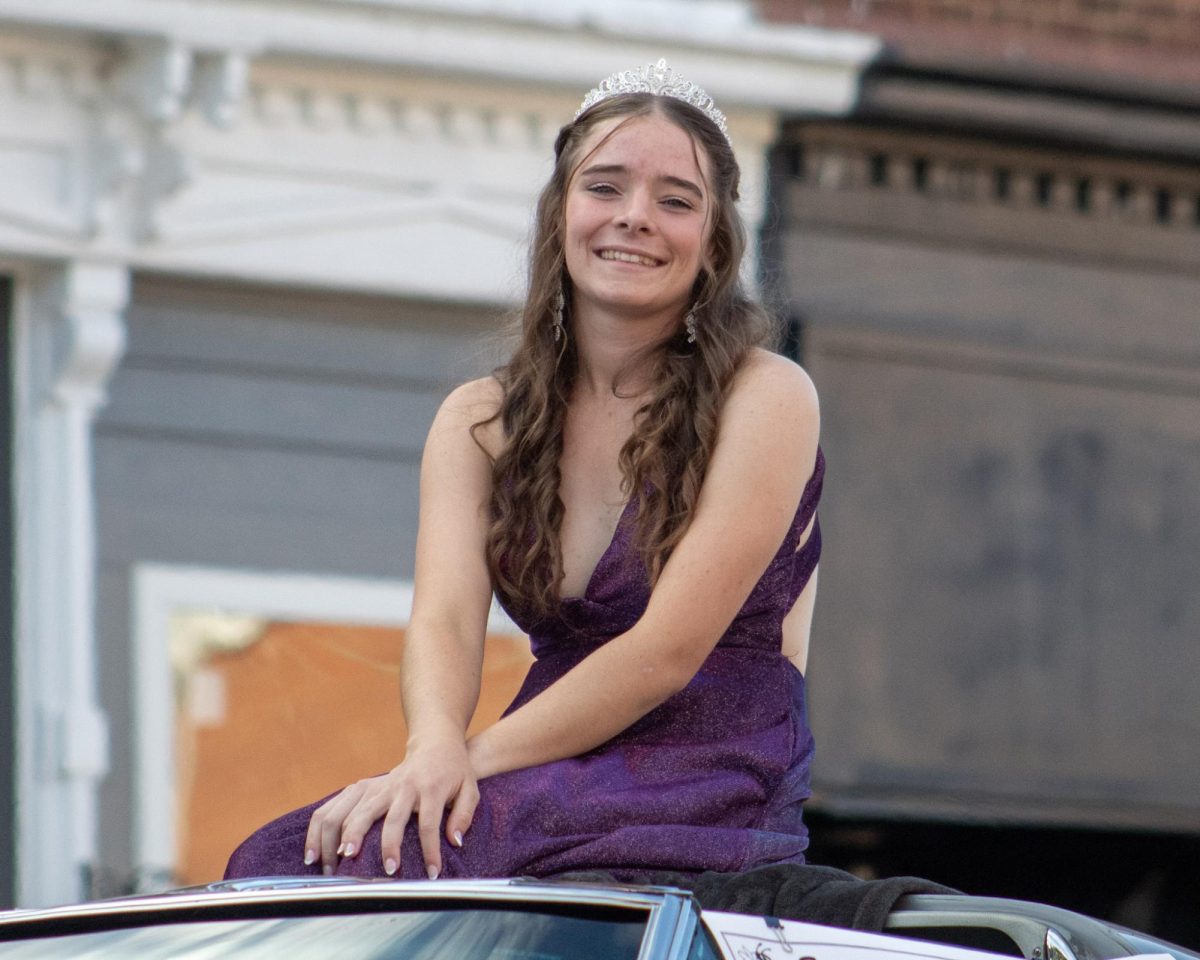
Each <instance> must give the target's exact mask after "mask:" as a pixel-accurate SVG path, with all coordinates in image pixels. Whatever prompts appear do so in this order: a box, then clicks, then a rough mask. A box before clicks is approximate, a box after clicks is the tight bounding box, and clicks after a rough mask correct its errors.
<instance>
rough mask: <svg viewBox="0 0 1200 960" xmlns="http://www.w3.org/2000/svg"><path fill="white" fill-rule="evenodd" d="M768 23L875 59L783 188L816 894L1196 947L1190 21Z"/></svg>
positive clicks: (1108, 10)
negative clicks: (1082, 917)
mask: <svg viewBox="0 0 1200 960" xmlns="http://www.w3.org/2000/svg"><path fill="white" fill-rule="evenodd" d="M757 6H758V10H759V14H760V15H761V16H762V17H764V18H767V19H773V20H781V21H793V22H802V23H808V24H812V25H820V26H824V27H831V28H846V29H853V30H857V31H866V32H870V33H874V34H877V35H879V36H880V37H882V38H883V39H884V41H885V44H886V46H885V53H884V55H883V56H882V58H881V59H880V60H879V61H878V62H877V63H876V64H875V65H874V66H873V67H872V68H871V69H870V70H869V71H868V73H867V75H866V77H865V78H864V83H863V86H862V90H861V95H860V98H859V102H858V104H857V106H856V108H855V110H854V111H853V112H852V113H851V115H850V116H849V117H846V118H839V119H837V120H832V121H831V120H827V119H820V118H816V117H805V116H796V117H794V118H793V119H792V120H791V121H790V122H789V123H788V124H787V125H786V126H785V129H784V131H783V134H782V137H781V142H780V145H779V148H778V151H777V153H776V158H775V160H776V162H775V172H774V175H775V179H774V187H775V193H774V199H775V205H776V209H777V215H778V222H777V223H776V225H775V229H774V231H773V233H772V234H771V238H770V244H771V247H770V249H771V256H770V257H768V261H769V263H770V264H771V268H772V269H773V271H774V274H773V276H772V277H771V278H770V279H771V280H772V281H773V282H774V284H775V289H776V291H777V293H778V296H779V299H780V301H781V303H782V304H783V308H784V309H786V310H787V311H788V312H789V313H790V314H791V315H792V317H793V318H794V321H795V324H796V328H797V342H798V345H799V349H800V350H801V352H802V354H803V359H804V362H805V364H806V366H807V367H808V368H809V370H810V371H811V372H812V374H813V377H814V379H815V380H816V381H817V385H818V387H819V389H820V390H821V394H822V404H823V419H824V429H823V434H824V444H825V448H826V452H827V454H828V457H829V463H830V474H829V476H830V482H829V485H828V494H827V499H826V503H824V504H823V508H822V518H823V524H824V526H825V528H826V532H827V542H828V544H829V550H828V554H827V556H826V558H825V560H823V562H822V577H821V590H822V597H821V603H820V604H819V605H818V606H819V611H818V626H817V631H818V633H817V637H816V639H815V642H814V656H813V663H812V673H813V691H814V693H813V714H814V716H813V725H814V728H815V730H816V733H817V736H818V742H819V744H820V752H819V760H818V765H817V768H816V771H815V777H816V789H817V792H816V795H815V797H814V802H813V807H812V809H813V815H814V818H815V819H816V821H817V825H816V829H814V836H815V838H816V839H815V846H814V853H815V856H816V859H818V860H821V859H825V860H829V861H836V862H839V863H843V864H848V865H856V864H857V865H860V866H864V867H865V868H867V869H872V870H876V871H879V872H882V873H926V874H930V875H933V876H935V877H937V878H938V879H941V880H943V881H945V882H948V883H953V884H958V885H961V886H963V887H964V888H966V889H968V890H969V891H970V892H974V893H1002V894H1008V895H1014V896H1023V897H1027V898H1041V899H1046V900H1049V901H1052V902H1058V903H1060V904H1062V905H1066V906H1075V907H1077V908H1080V909H1084V910H1087V911H1090V912H1093V913H1100V914H1107V915H1108V916H1110V917H1115V918H1117V919H1119V920H1123V921H1125V922H1127V923H1130V924H1132V925H1134V926H1142V927H1146V928H1155V929H1157V930H1158V931H1159V932H1160V933H1162V934H1164V935H1166V936H1168V937H1172V936H1173V937H1175V938H1176V939H1180V940H1185V941H1190V942H1192V943H1196V942H1200V931H1198V930H1197V928H1196V926H1195V922H1194V920H1190V919H1188V918H1189V917H1190V915H1191V914H1192V913H1193V912H1194V911H1192V910H1191V909H1187V910H1185V909H1183V905H1184V904H1186V903H1191V904H1194V903H1195V902H1196V900H1197V898H1198V896H1200V892H1198V890H1197V887H1196V881H1195V880H1194V877H1196V876H1197V875H1198V874H1200V870H1198V869H1197V868H1198V867H1200V804H1198V803H1197V800H1196V797H1197V796H1200V762H1198V761H1197V759H1196V758H1197V754H1196V750H1195V744H1196V742H1197V740H1198V739H1200V707H1197V703H1200V697H1198V696H1197V690H1196V686H1197V679H1196V678H1197V677H1198V676H1200V589H1198V588H1200V574H1198V573H1197V569H1200V563H1198V561H1200V2H1198V0H1173V2H1172V0H759V2H758V4H757ZM1114 864H1120V865H1121V867H1120V869H1114ZM1189 924H1190V926H1189Z"/></svg>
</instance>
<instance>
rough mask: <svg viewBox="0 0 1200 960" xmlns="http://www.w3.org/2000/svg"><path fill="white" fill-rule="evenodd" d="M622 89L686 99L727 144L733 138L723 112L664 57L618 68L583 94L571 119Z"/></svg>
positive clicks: (731, 142)
mask: <svg viewBox="0 0 1200 960" xmlns="http://www.w3.org/2000/svg"><path fill="white" fill-rule="evenodd" d="M623 93H653V94H656V95H657V96H660V97H673V98H674V99H676V100H682V101H683V102H684V103H690V104H691V105H692V106H693V107H695V108H696V109H697V110H699V111H700V112H701V113H703V114H704V115H705V116H706V117H708V119H709V120H711V121H712V122H713V123H715V124H716V125H717V129H718V130H720V131H721V133H722V134H724V135H725V139H726V140H728V141H729V143H730V146H732V145H733V141H732V140H730V138H729V130H728V129H727V128H726V126H725V114H723V113H722V112H721V111H720V110H718V109H717V105H716V104H715V103H713V98H712V97H710V96H709V95H708V94H707V93H705V92H704V91H703V90H701V89H700V88H699V87H698V86H696V85H695V84H694V83H692V82H691V81H690V80H685V79H684V78H683V77H681V76H679V74H677V73H676V72H675V71H674V70H672V69H671V68H670V67H668V66H667V61H666V60H659V61H658V62H657V63H651V64H647V65H646V66H644V67H641V68H639V69H637V70H622V71H621V72H620V73H614V74H613V75H612V76H611V77H608V78H607V79H605V80H602V81H601V82H600V86H598V87H596V88H595V89H594V90H592V91H590V92H589V93H588V95H587V96H586V97H584V98H583V103H582V104H580V107H579V109H578V110H576V111H575V119H576V120H578V119H579V117H580V116H581V115H582V114H583V112H584V111H585V110H588V109H590V108H591V107H594V106H595V105H596V104H598V103H599V102H600V101H601V100H607V99H609V98H610V97H619V96H620V95H621V94H623Z"/></svg>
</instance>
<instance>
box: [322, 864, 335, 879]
mask: <svg viewBox="0 0 1200 960" xmlns="http://www.w3.org/2000/svg"><path fill="white" fill-rule="evenodd" d="M321 872H322V873H323V874H325V876H327V877H332V876H333V867H331V866H330V865H329V864H325V866H323V867H322V868H321Z"/></svg>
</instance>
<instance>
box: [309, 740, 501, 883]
mask: <svg viewBox="0 0 1200 960" xmlns="http://www.w3.org/2000/svg"><path fill="white" fill-rule="evenodd" d="M478 804H479V787H478V784H477V783H476V776H475V773H474V771H473V770H472V769H471V765H470V762H469V761H468V758H467V747H466V744H465V743H464V742H463V741H462V740H461V739H457V738H447V739H443V740H440V741H438V742H435V743H430V744H428V745H420V744H412V743H410V744H409V750H408V754H407V755H406V756H405V758H404V760H403V761H402V762H401V763H400V764H399V765H398V766H396V767H393V768H392V769H391V770H390V771H389V772H388V773H385V774H383V775H382V776H378V777H370V778H369V779H366V780H359V781H358V782H357V783H352V784H351V785H350V786H348V787H346V789H345V790H343V791H342V792H341V793H339V794H338V795H337V796H335V797H333V798H332V799H330V800H328V801H326V802H325V803H323V804H322V805H321V806H320V807H318V808H317V810H316V812H315V813H314V814H313V815H312V819H311V820H310V821H309V824H308V835H307V836H306V837H305V840H304V862H305V863H306V864H313V863H316V862H317V861H318V859H319V860H320V862H321V867H322V870H323V871H324V872H325V873H326V874H332V873H333V871H334V869H335V868H336V867H337V863H338V857H339V856H341V857H346V858H349V857H354V856H357V855H358V853H359V852H360V851H361V850H362V844H363V837H364V836H365V835H366V832H367V831H368V830H369V829H370V828H371V826H372V825H373V824H374V823H375V822H376V821H377V820H379V819H380V818H382V819H383V834H382V837H381V838H380V854H381V858H382V861H383V871H384V873H386V874H387V875H388V876H392V875H393V874H395V873H396V872H397V871H398V870H399V869H400V845H401V842H402V841H403V839H404V830H405V828H406V827H407V826H408V821H409V820H410V819H411V818H412V817H413V816H414V815H415V816H416V818H417V827H418V833H419V834H420V837H421V852H422V855H423V856H424V859H425V872H426V874H427V875H428V876H429V878H430V879H431V880H432V879H434V878H436V877H437V876H438V874H440V873H441V871H442V853H441V843H440V838H439V836H438V832H439V827H441V825H442V816H443V814H444V813H445V811H446V809H447V808H449V809H450V813H449V815H448V816H446V823H445V834H446V839H447V841H448V842H450V843H452V844H454V845H455V846H456V847H461V846H462V844H463V839H462V838H463V835H464V834H465V833H466V832H467V830H468V828H469V827H470V826H471V820H472V818H473V817H474V815H475V808H476V806H477V805H478Z"/></svg>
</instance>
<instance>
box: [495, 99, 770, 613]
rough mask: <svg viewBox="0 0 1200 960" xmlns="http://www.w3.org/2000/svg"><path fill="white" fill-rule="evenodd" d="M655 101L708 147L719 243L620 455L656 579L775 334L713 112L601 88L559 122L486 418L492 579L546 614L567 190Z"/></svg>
mask: <svg viewBox="0 0 1200 960" xmlns="http://www.w3.org/2000/svg"><path fill="white" fill-rule="evenodd" d="M651 113H654V114H658V115H660V116H662V117H664V118H666V119H667V120H669V121H671V122H672V123H675V124H676V125H678V126H679V127H680V128H682V129H683V130H684V131H685V132H686V133H687V134H689V135H690V137H691V139H692V142H693V145H694V147H695V149H696V150H697V157H698V156H699V153H701V152H702V153H703V154H704V155H705V156H706V157H707V158H708V179H709V180H710V181H711V182H709V183H707V184H706V186H707V187H708V192H709V196H710V197H711V198H712V203H711V204H710V213H709V231H710V233H709V242H708V251H707V256H706V257H705V261H704V263H703V265H702V268H701V271H700V274H699V275H698V276H697V278H696V284H695V289H694V291H693V301H692V308H691V310H692V314H693V316H694V317H695V318H696V329H697V335H696V342H695V343H694V344H689V343H688V342H687V338H686V334H685V331H684V325H683V319H684V318H683V317H680V323H679V328H678V329H677V330H676V331H674V332H673V333H672V334H670V335H669V336H668V337H667V338H665V339H664V340H663V341H661V342H660V343H658V344H656V345H655V346H654V348H653V349H652V351H651V352H650V353H649V355H647V356H644V357H642V358H639V361H644V362H645V363H647V364H649V367H648V369H650V370H651V371H652V374H653V377H652V383H653V387H652V391H651V393H650V395H649V399H648V400H647V401H646V402H645V403H644V404H643V405H642V406H641V407H640V408H639V409H638V410H637V412H636V414H635V417H634V429H633V433H632V434H631V436H630V437H629V439H628V440H627V441H626V442H625V445H624V446H623V447H622V449H621V452H620V457H619V462H620V467H621V473H622V486H623V489H624V492H625V494H626V496H628V497H631V498H636V500H637V510H636V513H635V519H634V525H635V534H634V544H635V547H636V549H637V550H638V553H639V554H640V557H641V560H642V563H643V564H644V566H645V569H646V573H647V575H648V578H649V580H650V582H651V584H653V583H654V582H655V581H657V579H658V576H659V574H660V573H661V572H662V568H663V566H664V564H665V563H666V562H667V559H668V558H669V557H670V555H671V551H672V550H673V549H674V548H675V546H676V544H678V543H679V541H680V539H681V538H682V537H683V535H684V533H685V532H686V531H687V528H688V524H689V522H690V520H691V517H692V512H693V510H694V509H695V506H696V501H697V498H698V497H699V495H700V487H701V484H702V483H703V482H704V476H705V473H706V472H707V469H708V463H709V458H710V457H711V456H712V451H713V448H714V446H715V445H716V442H717V425H718V422H719V419H720V415H721V407H722V404H723V402H724V399H725V395H726V393H727V391H728V389H729V386H730V382H731V381H732V379H733V376H734V374H735V372H736V371H737V369H738V366H739V365H740V364H741V363H742V361H743V360H744V359H745V357H746V355H747V353H748V351H749V350H750V348H751V347H753V346H755V345H756V344H762V343H767V342H768V341H770V340H772V338H773V336H775V335H776V331H775V328H774V324H773V323H772V321H771V319H770V318H769V317H768V315H767V314H766V313H765V311H763V310H762V309H761V308H760V307H759V306H758V305H756V304H755V303H754V302H753V301H751V300H750V298H749V297H748V296H747V295H746V293H745V291H744V289H743V287H742V284H741V281H740V275H739V271H740V269H741V265H742V256H743V254H744V252H745V249H746V232H745V227H744V226H743V225H742V221H741V217H740V216H739V214H738V212H737V208H736V206H735V204H736V201H737V199H738V181H739V178H740V171H739V169H738V165H737V160H736V158H735V157H734V155H733V150H732V148H731V147H730V145H729V142H728V141H727V140H726V139H725V136H724V135H723V134H722V133H721V131H720V130H719V129H717V127H716V125H715V124H713V123H712V121H710V120H709V119H708V118H707V117H706V116H705V115H704V114H703V113H701V112H700V111H699V110H697V109H695V108H694V107H692V106H690V105H688V104H686V103H684V102H682V101H680V100H676V99H673V98H671V97H660V96H655V95H652V94H644V93H638V94H626V95H622V96H617V97H612V98H610V99H608V100H603V101H601V102H600V103H598V104H596V105H595V106H594V107H592V108H591V109H590V110H588V111H587V112H585V113H584V114H582V115H581V116H579V117H578V118H577V119H576V120H575V121H574V122H572V123H569V124H567V125H566V126H565V127H563V128H562V129H561V130H560V131H559V134H558V138H557V140H556V141H555V144H554V155H555V164H554V172H553V174H552V175H551V177H550V181H549V183H547V184H546V186H545V188H544V189H543V190H542V193H541V196H540V197H539V199H538V204H537V219H536V223H535V232H534V238H533V244H532V247H531V249H530V256H529V287H528V295H527V298H526V301H525V304H524V308H523V310H522V311H521V317H520V333H519V343H518V346H517V348H516V350H515V352H514V354H513V356H512V358H511V359H510V360H509V362H508V363H507V364H505V365H504V366H503V367H501V368H500V369H498V370H497V371H496V374H495V375H496V377H497V379H498V380H499V382H500V384H501V386H502V387H503V400H502V401H501V404H500V407H499V409H498V411H497V412H496V414H495V415H494V416H493V417H491V418H490V419H488V420H485V421H483V422H482V423H479V424H476V427H477V428H478V427H481V426H483V425H484V424H485V423H491V422H492V421H494V420H496V419H497V418H499V420H500V423H501V426H502V429H503V434H504V446H503V449H502V452H500V454H499V455H498V456H497V457H496V459H495V461H494V463H493V466H492V492H491V515H492V523H491V527H490V529H489V531H488V537H487V561H488V566H489V568H490V570H491V575H492V578H493V583H494V584H495V587H496V591H497V593H498V594H499V595H500V596H501V597H503V598H504V599H505V600H506V601H507V602H509V603H510V604H511V605H512V606H513V607H514V608H515V609H518V610H521V611H523V612H525V613H526V614H528V615H531V616H534V617H539V616H545V615H547V614H550V613H552V612H553V611H554V610H555V609H556V608H557V606H558V603H559V600H560V585H561V582H562V576H563V571H562V545H561V538H560V533H561V530H562V521H563V514H564V507H563V502H562V499H561V498H560V497H559V484H560V480H561V474H560V471H559V460H560V458H561V456H562V451H563V425H564V422H565V420H566V412H567V403H568V400H569V398H570V396H571V391H572V388H573V386H574V384H575V378H576V374H577V371H578V356H577V354H576V349H575V340H574V337H572V335H571V304H570V299H571V297H570V278H569V277H568V275H567V272H566V267H565V258H564V252H563V232H564V211H565V207H566V197H567V190H568V188H569V186H570V184H571V180H572V177H573V176H574V174H575V172H576V171H577V170H578V169H579V167H580V166H581V165H582V163H583V162H584V160H585V159H586V156H585V155H584V146H585V144H586V142H587V141H588V139H589V134H590V133H591V132H592V131H593V130H595V129H596V128H597V127H598V126H599V125H601V124H603V123H605V122H606V121H608V120H612V119H614V118H623V120H622V122H625V121H628V120H630V119H632V118H634V117H641V116H646V115H649V114H651ZM617 126H619V124H618V125H614V127H613V129H614V130H615V129H616V127H617ZM611 133H612V131H609V134H608V136H611ZM601 142H603V141H601ZM598 146H599V143H597V144H596V145H594V146H593V147H592V150H591V151H589V154H590V152H592V151H594V150H595V149H596V148H597V147H598ZM698 162H699V160H698ZM702 169H703V167H702ZM560 295H565V299H566V304H565V309H564V317H563V322H564V324H565V327H566V336H564V337H562V338H561V339H557V340H556V338H555V328H554V311H555V305H556V300H557V298H558V297H559V296H560Z"/></svg>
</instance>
